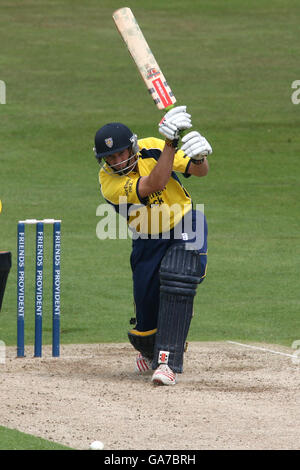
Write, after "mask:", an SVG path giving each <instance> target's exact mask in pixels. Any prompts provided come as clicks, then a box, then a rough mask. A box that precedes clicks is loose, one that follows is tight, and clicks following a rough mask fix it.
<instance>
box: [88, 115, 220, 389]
mask: <svg viewBox="0 0 300 470" xmlns="http://www.w3.org/2000/svg"><path fill="white" fill-rule="evenodd" d="M191 127H192V122H191V115H190V114H188V113H187V111H186V106H178V107H175V108H173V109H171V110H170V111H168V112H167V113H166V114H165V116H164V117H163V119H162V120H161V122H160V123H159V125H158V131H159V133H160V134H161V135H162V137H163V139H158V138H155V137H147V138H142V139H139V140H138V138H137V136H136V135H135V134H134V133H133V132H132V131H131V130H130V129H129V128H128V127H127V126H126V125H124V124H122V123H119V122H112V123H108V124H105V125H104V126H103V127H101V128H100V129H99V130H98V131H97V133H96V135H95V147H94V152H95V156H96V159H97V161H98V162H99V164H100V165H101V169H100V172H99V182H100V187H101V192H102V194H103V197H104V198H105V200H106V201H107V202H108V203H110V204H112V205H113V207H114V208H115V210H116V212H117V213H120V214H124V209H125V213H126V217H127V222H128V226H129V228H130V230H131V231H132V252H131V256H130V264H131V269H132V279H133V296H134V302H135V315H136V318H135V326H134V328H132V329H131V330H130V331H129V332H128V338H129V341H130V343H131V344H132V346H133V347H134V348H135V349H136V350H137V352H138V354H137V358H136V364H135V369H136V371H137V372H138V373H145V372H149V371H152V379H151V380H152V383H153V384H155V385H175V384H176V381H177V374H180V373H182V372H183V356H184V350H185V344H186V338H187V335H188V332H189V328H190V323H191V319H192V315H193V302H194V297H195V295H196V291H197V287H198V284H200V283H201V282H202V281H203V280H204V278H205V276H206V264H207V224H206V219H205V216H204V214H203V213H199V211H197V210H195V209H194V208H193V203H192V198H191V195H190V194H189V193H188V191H187V190H186V189H185V188H184V186H183V185H182V183H181V181H180V179H179V176H178V174H180V175H182V176H183V177H185V178H188V177H190V176H196V177H202V176H206V175H207V173H208V170H209V165H208V161H207V156H208V155H210V154H211V153H212V148H211V146H210V144H209V143H208V141H207V140H206V139H205V137H203V136H202V135H201V134H200V133H199V132H197V131H189V132H188V133H187V134H186V135H185V136H184V137H182V138H181V134H182V131H187V130H189V129H190V128H191ZM179 147H180V148H179Z"/></svg>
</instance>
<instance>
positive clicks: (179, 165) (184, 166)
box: [173, 149, 191, 177]
mask: <svg viewBox="0 0 300 470" xmlns="http://www.w3.org/2000/svg"><path fill="white" fill-rule="evenodd" d="M190 163H191V159H190V158H189V157H187V156H186V155H185V154H184V152H183V151H182V150H180V149H179V150H177V152H176V154H175V158H174V164H173V169H174V171H178V173H182V174H183V175H184V176H186V177H189V176H190V175H189V174H188V169H189V166H190Z"/></svg>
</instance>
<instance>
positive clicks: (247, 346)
mask: <svg viewBox="0 0 300 470" xmlns="http://www.w3.org/2000/svg"><path fill="white" fill-rule="evenodd" d="M226 342H227V343H230V344H237V345H238V346H244V348H251V349H257V350H258V351H264V352H270V353H273V354H280V355H281V356H287V357H293V358H295V354H287V353H283V352H279V351H273V350H272V349H266V348H259V347H258V346H251V345H250V344H243V343H236V342H235V341H226Z"/></svg>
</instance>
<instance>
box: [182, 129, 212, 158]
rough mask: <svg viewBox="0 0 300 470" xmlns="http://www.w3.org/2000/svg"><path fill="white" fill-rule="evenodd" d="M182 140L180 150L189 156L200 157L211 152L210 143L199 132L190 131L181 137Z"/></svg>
mask: <svg viewBox="0 0 300 470" xmlns="http://www.w3.org/2000/svg"><path fill="white" fill-rule="evenodd" d="M182 142H183V143H184V145H183V146H182V147H181V150H182V151H183V152H184V153H185V154H186V155H187V156H188V157H190V158H195V159H197V156H199V158H201V157H203V156H206V155H210V154H211V153H212V148H211V146H210V144H209V143H208V141H207V140H206V138H205V137H203V136H202V135H201V134H199V132H196V131H193V132H190V133H189V134H187V135H186V136H184V137H183V139H182Z"/></svg>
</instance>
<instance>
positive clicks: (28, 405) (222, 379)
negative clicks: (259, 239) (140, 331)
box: [0, 342, 300, 450]
mask: <svg viewBox="0 0 300 470" xmlns="http://www.w3.org/2000/svg"><path fill="white" fill-rule="evenodd" d="M259 346H260V347H262V345H261V344H260V345H259ZM265 347H266V348H269V349H272V350H275V351H279V352H280V351H281V352H282V353H285V354H293V351H292V350H291V349H288V348H283V347H280V346H274V345H273V346H270V345H265ZM26 353H27V357H26V358H22V359H16V357H15V349H12V348H7V357H6V363H5V364H0V389H1V400H0V425H3V426H7V427H10V428H15V429H18V430H20V431H23V432H26V433H30V434H34V435H37V436H40V437H43V438H46V439H49V440H53V441H56V442H60V443H62V444H65V445H68V446H70V447H73V448H76V449H87V448H88V445H89V444H90V443H91V442H92V441H94V440H101V441H103V442H104V445H105V449H106V450H117V449H126V450H129V449H130V450H132V449H136V450H139V449H145V450H147V449H150V450H151V449H156V450H173V449H176V450H180V449H181V450H188V449H190V450H193V449H194V450H195V449H198V450H201V449H299V447H300V428H299V417H300V411H299V410H300V394H299V389H300V364H297V363H295V362H296V361H294V362H293V358H292V357H289V356H284V355H276V354H273V353H269V352H263V351H259V350H253V349H246V348H242V347H241V346H238V345H233V344H229V343H207V342H203V343H200V342H197V343H196V342H193V343H190V344H189V348H188V351H187V353H186V356H185V371H184V373H183V374H182V375H180V376H179V381H178V384H177V385H176V386H175V387H155V386H153V385H152V384H151V382H150V379H151V375H144V376H138V375H136V374H135V372H134V359H135V353H134V351H133V349H132V347H131V346H130V345H129V344H128V345H127V344H100V345H70V346H63V347H62V350H61V357H60V358H57V359H53V358H52V357H51V350H50V348H47V347H45V348H44V357H43V358H42V359H37V358H32V349H31V348H27V350H26Z"/></svg>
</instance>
